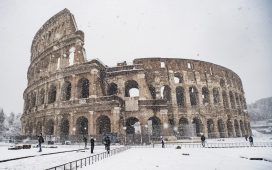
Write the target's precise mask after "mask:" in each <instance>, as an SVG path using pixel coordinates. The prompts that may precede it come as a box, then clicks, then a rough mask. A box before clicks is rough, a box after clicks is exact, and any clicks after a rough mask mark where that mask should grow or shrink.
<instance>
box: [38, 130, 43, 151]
mask: <svg viewBox="0 0 272 170" xmlns="http://www.w3.org/2000/svg"><path fill="white" fill-rule="evenodd" d="M38 143H39V144H38V147H39V152H42V143H44V139H43V137H42V133H41V134H40V135H39V136H38Z"/></svg>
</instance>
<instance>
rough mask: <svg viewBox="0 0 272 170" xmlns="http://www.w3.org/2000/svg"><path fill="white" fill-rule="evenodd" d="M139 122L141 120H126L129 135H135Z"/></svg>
mask: <svg viewBox="0 0 272 170" xmlns="http://www.w3.org/2000/svg"><path fill="white" fill-rule="evenodd" d="M137 122H139V119H137V118H136V117H129V118H127V120H126V133H127V134H135V128H134V125H135V123H137Z"/></svg>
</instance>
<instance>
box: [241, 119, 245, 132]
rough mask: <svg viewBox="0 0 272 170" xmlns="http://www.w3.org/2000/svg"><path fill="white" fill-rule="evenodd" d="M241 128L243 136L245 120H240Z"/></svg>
mask: <svg viewBox="0 0 272 170" xmlns="http://www.w3.org/2000/svg"><path fill="white" fill-rule="evenodd" d="M240 129H241V133H242V136H245V128H244V122H243V121H242V120H240Z"/></svg>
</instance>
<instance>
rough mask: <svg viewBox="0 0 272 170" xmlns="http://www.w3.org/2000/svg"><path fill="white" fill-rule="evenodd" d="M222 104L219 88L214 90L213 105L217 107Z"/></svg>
mask: <svg viewBox="0 0 272 170" xmlns="http://www.w3.org/2000/svg"><path fill="white" fill-rule="evenodd" d="M219 102H220V97H219V90H218V88H213V103H214V104H215V105H216V104H218V103H219Z"/></svg>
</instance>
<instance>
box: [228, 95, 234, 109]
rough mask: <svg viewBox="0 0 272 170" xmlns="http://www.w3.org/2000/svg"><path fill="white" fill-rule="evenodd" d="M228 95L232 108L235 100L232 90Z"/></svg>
mask: <svg viewBox="0 0 272 170" xmlns="http://www.w3.org/2000/svg"><path fill="white" fill-rule="evenodd" d="M229 96H230V105H231V108H232V109H235V101H234V96H233V93H232V91H230V92H229Z"/></svg>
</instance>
